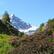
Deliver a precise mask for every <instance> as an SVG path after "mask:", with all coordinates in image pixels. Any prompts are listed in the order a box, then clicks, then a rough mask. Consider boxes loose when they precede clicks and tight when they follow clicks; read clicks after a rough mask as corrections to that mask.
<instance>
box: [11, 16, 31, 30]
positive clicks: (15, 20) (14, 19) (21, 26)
mask: <svg viewBox="0 0 54 54" xmlns="http://www.w3.org/2000/svg"><path fill="white" fill-rule="evenodd" d="M10 21H11V23H12V25H13V26H14V27H15V28H17V29H23V30H24V29H29V28H30V27H31V25H30V24H27V23H25V22H24V21H22V20H21V19H20V18H18V17H16V16H15V15H11V16H10Z"/></svg>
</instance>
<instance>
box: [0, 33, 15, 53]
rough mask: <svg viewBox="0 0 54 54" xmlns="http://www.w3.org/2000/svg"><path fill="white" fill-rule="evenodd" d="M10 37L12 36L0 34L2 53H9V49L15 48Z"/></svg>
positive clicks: (0, 51) (0, 50) (0, 49)
mask: <svg viewBox="0 0 54 54" xmlns="http://www.w3.org/2000/svg"><path fill="white" fill-rule="evenodd" d="M10 39H11V37H10V36H8V35H6V34H0V54H8V51H10V49H13V48H14V47H13V46H12V45H11V44H9V40H10Z"/></svg>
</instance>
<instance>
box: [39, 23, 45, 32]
mask: <svg viewBox="0 0 54 54" xmlns="http://www.w3.org/2000/svg"><path fill="white" fill-rule="evenodd" d="M39 31H40V32H43V31H44V23H42V24H41V25H40V28H39Z"/></svg>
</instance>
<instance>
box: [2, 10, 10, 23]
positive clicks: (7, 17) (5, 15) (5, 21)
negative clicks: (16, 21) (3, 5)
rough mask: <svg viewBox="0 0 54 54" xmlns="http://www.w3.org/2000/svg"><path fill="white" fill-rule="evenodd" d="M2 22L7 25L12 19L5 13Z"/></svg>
mask: <svg viewBox="0 0 54 54" xmlns="http://www.w3.org/2000/svg"><path fill="white" fill-rule="evenodd" d="M2 21H3V23H4V24H7V23H8V22H10V17H9V14H8V12H7V11H5V13H4V15H3V17H2Z"/></svg>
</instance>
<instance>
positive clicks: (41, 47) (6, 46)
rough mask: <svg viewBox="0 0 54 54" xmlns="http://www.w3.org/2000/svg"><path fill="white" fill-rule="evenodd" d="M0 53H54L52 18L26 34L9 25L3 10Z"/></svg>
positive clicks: (0, 23)
mask: <svg viewBox="0 0 54 54" xmlns="http://www.w3.org/2000/svg"><path fill="white" fill-rule="evenodd" d="M0 54H54V19H50V20H48V22H47V23H46V24H45V23H42V24H41V25H40V27H39V28H38V29H37V31H36V32H35V33H34V34H33V35H31V36H28V35H26V34H24V33H21V32H19V31H18V30H17V29H16V28H14V27H13V26H12V25H11V23H10V18H9V14H8V13H7V12H5V14H4V15H3V17H2V20H0Z"/></svg>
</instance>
